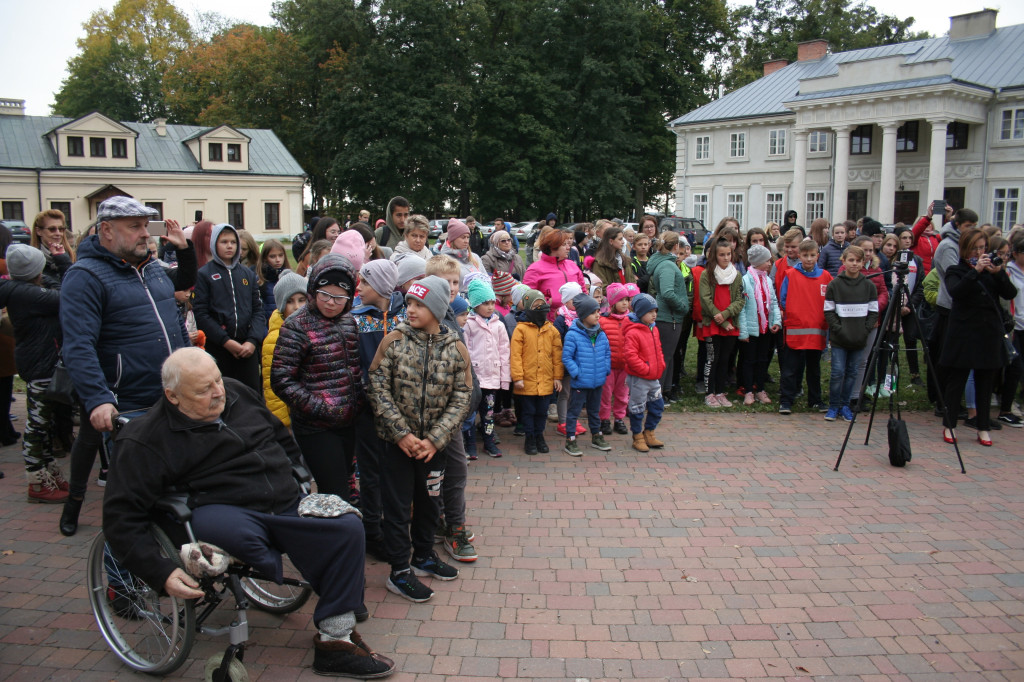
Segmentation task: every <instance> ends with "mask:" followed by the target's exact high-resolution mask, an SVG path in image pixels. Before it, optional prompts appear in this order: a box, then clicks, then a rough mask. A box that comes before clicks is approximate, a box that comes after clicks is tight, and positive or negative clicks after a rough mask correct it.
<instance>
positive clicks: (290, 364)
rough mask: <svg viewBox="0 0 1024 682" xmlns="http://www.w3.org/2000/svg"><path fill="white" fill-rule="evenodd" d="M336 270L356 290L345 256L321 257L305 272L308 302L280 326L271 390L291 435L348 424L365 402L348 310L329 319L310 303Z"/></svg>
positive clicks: (353, 327)
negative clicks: (285, 407)
mask: <svg viewBox="0 0 1024 682" xmlns="http://www.w3.org/2000/svg"><path fill="white" fill-rule="evenodd" d="M336 269H340V270H341V271H342V273H343V274H344V275H345V276H346V277H348V279H349V281H350V282H351V284H350V285H349V291H350V292H354V291H355V270H354V268H353V267H352V263H351V262H350V261H349V260H348V259H347V258H345V257H344V256H339V255H337V254H329V255H327V256H324V257H323V258H322V259H321V260H320V261H319V262H317V264H316V265H314V266H313V269H312V270H311V271H310V273H309V284H308V285H307V288H306V294H307V296H308V297H309V301H310V303H308V304H306V305H305V306H303V307H302V308H300V309H299V310H298V311H296V312H295V313H294V314H292V315H291V316H290V317H289V318H288V319H287V320H285V322H284V324H282V325H281V332H280V336H278V339H277V346H276V347H275V348H274V364H273V365H272V366H271V369H270V386H271V388H273V390H274V393H276V394H277V396H278V397H279V398H281V400H283V401H284V403H285V404H286V405H288V411H289V413H290V414H291V418H292V428H293V429H295V431H296V433H315V432H317V431H326V430H328V429H335V428H339V427H344V426H348V425H350V424H352V422H353V420H354V419H355V416H356V415H357V414H358V413H359V411H360V410H361V409H362V407H363V405H364V404H365V400H366V396H365V394H364V393H363V388H362V374H361V373H362V370H361V368H360V365H359V347H358V338H359V335H358V333H357V331H356V324H355V321H354V320H353V319H352V315H351V313H349V312H348V311H347V310H346V312H345V313H344V314H342V315H339V316H338V317H335V318H333V319H328V318H326V317H324V316H323V315H321V314H320V311H319V309H317V307H316V304H315V303H314V301H315V297H316V289H317V285H316V282H317V280H318V279H320V277H321V275H323V273H325V272H327V271H328V270H336Z"/></svg>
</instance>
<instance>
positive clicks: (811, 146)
mask: <svg viewBox="0 0 1024 682" xmlns="http://www.w3.org/2000/svg"><path fill="white" fill-rule="evenodd" d="M828 138H829V132H828V131H827V130H812V131H811V132H810V133H809V134H808V135H807V153H808V154H828V146H829V139H828Z"/></svg>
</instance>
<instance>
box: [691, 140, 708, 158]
mask: <svg viewBox="0 0 1024 682" xmlns="http://www.w3.org/2000/svg"><path fill="white" fill-rule="evenodd" d="M694 158H695V159H696V160H697V161H706V160H708V159H710V158H711V136H710V135H701V136H700V137H698V138H697V139H696V140H695V144H694Z"/></svg>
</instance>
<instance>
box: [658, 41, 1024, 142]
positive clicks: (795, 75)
mask: <svg viewBox="0 0 1024 682" xmlns="http://www.w3.org/2000/svg"><path fill="white" fill-rule="evenodd" d="M894 55H904V56H905V57H906V61H907V63H908V64H916V63H921V62H929V61H934V60H937V59H952V60H953V63H952V73H951V75H950V76H949V77H948V78H945V79H944V81H945V82H949V81H956V82H960V83H966V84H969V85H975V86H980V87H983V88H988V89H991V90H997V89H1002V88H1014V87H1021V86H1024V24H1017V25H1015V26H1006V27H1004V28H997V29H996V30H995V31H994V32H993V33H991V34H989V35H987V36H981V37H978V38H970V39H965V40H950V39H949V37H948V36H942V37H941V38H930V39H928V40H915V41H913V42H909V43H897V44H895V45H882V46H879V47H869V48H866V49H863V50H851V51H849V52H839V53H836V54H829V55H826V56H825V57H823V58H821V59H816V60H814V61H810V62H794V63H792V64H790V65H789V66H786V67H784V68H782V69H779V70H778V71H776V72H775V73H773V74H770V75H768V76H765V77H763V78H759V79H757V80H756V81H754V82H753V83H750V84H748V85H745V86H743V87H742V88H740V89H738V90H734V91H733V92H730V93H729V94H727V95H725V96H724V97H722V98H721V99H717V100H715V101H713V102H710V103H708V104H705V105H704V106H702V107H700V108H699V109H694V110H693V111H691V112H689V113H687V114H685V115H683V116H680V117H679V118H677V119H675V120H673V121H672V122H671V123H670V124H669V125H672V126H675V125H684V124H687V123H703V122H710V121H723V120H730V119H740V118H753V117H758V116H771V115H778V114H790V113H792V111H790V110H789V109H788V108H786V107H785V106H784V105H783V102H789V101H799V100H807V99H819V98H822V97H835V96H840V95H852V94H860V93H866V92H877V91H879V90H888V89H897V88H905V87H920V86H923V85H931V84H935V83H939V82H943V79H936V78H922V79H915V80H908V81H898V82H895V83H883V84H870V85H865V86H862V87H858V88H844V89H842V90H832V91H827V92H815V93H809V94H806V95H800V94H799V92H800V81H801V79H804V78H820V77H822V76H832V75H835V74H837V73H839V65H840V64H845V63H849V62H857V61H868V60H873V59H881V58H883V57H891V56H894Z"/></svg>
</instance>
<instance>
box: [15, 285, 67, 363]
mask: <svg viewBox="0 0 1024 682" xmlns="http://www.w3.org/2000/svg"><path fill="white" fill-rule="evenodd" d="M0 308H7V315H8V316H9V317H10V318H11V324H12V325H14V344H15V345H14V363H15V364H16V365H17V367H18V375H19V376H20V377H21V378H22V379H24V380H25V381H37V380H39V379H49V378H50V377H52V376H53V368H54V367H56V366H57V357H58V354H59V353H60V347H61V331H60V316H59V313H60V291H57V290H54V289H44V288H42V287H41V286H39V285H38V284H33V283H32V282H22V281H19V280H0Z"/></svg>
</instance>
